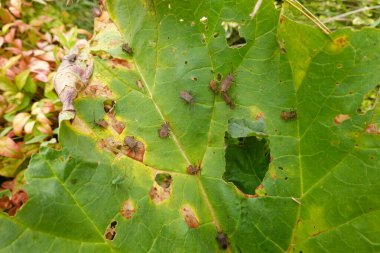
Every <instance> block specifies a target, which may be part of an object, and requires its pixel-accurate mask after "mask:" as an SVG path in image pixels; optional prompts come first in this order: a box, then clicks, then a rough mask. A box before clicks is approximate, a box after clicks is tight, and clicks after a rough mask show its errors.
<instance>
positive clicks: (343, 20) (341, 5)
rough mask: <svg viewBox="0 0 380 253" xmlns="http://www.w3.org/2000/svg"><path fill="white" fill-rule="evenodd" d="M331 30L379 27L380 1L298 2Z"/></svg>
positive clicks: (316, 0) (333, 0) (334, 0)
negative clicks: (348, 27)
mask: <svg viewBox="0 0 380 253" xmlns="http://www.w3.org/2000/svg"><path fill="white" fill-rule="evenodd" d="M299 2H301V3H302V4H303V5H304V6H305V7H306V8H308V9H309V10H310V11H311V12H312V13H313V14H315V15H316V16H317V17H318V18H319V19H320V20H321V21H322V22H323V23H325V24H326V25H327V27H329V28H330V29H332V30H336V29H337V28H341V27H345V26H350V27H353V28H357V29H359V28H362V27H365V26H371V27H377V28H379V25H380V0H327V1H324V0H312V1H310V0H299Z"/></svg>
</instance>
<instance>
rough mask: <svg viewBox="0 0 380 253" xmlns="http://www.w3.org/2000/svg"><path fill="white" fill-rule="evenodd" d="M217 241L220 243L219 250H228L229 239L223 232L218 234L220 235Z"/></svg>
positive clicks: (216, 238)
mask: <svg viewBox="0 0 380 253" xmlns="http://www.w3.org/2000/svg"><path fill="white" fill-rule="evenodd" d="M215 240H216V241H217V243H218V246H219V249H223V250H225V249H227V248H228V245H229V244H230V243H229V242H228V237H227V235H226V234H225V233H223V232H218V235H217V236H216V237H215Z"/></svg>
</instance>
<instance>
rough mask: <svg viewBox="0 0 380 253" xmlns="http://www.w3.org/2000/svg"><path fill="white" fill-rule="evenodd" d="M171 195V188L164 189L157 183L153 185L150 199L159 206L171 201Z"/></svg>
mask: <svg viewBox="0 0 380 253" xmlns="http://www.w3.org/2000/svg"><path fill="white" fill-rule="evenodd" d="M170 195H171V187H168V188H163V187H161V186H159V185H158V184H157V183H156V182H154V183H153V186H152V188H151V189H150V191H149V197H150V199H151V200H152V201H153V202H154V203H155V204H159V203H161V202H163V201H165V200H167V199H169V198H170Z"/></svg>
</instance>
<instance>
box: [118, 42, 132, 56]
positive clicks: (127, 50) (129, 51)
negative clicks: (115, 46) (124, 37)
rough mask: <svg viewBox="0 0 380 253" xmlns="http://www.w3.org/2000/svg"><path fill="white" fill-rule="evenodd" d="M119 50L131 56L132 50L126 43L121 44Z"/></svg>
mask: <svg viewBox="0 0 380 253" xmlns="http://www.w3.org/2000/svg"><path fill="white" fill-rule="evenodd" d="M121 49H122V50H123V51H124V52H125V53H127V54H129V55H130V56H132V55H133V50H132V48H131V47H130V46H129V44H128V43H123V44H122V45H121Z"/></svg>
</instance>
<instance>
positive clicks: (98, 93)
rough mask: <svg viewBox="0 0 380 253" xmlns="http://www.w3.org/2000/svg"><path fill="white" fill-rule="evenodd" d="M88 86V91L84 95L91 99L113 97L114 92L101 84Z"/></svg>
mask: <svg viewBox="0 0 380 253" xmlns="http://www.w3.org/2000/svg"><path fill="white" fill-rule="evenodd" d="M93 83H94V82H92V83H91V85H89V86H87V87H86V89H85V90H84V91H83V94H84V95H86V96H89V97H111V96H112V91H111V90H110V89H109V88H108V87H107V86H104V85H102V84H101V83H100V82H99V84H93Z"/></svg>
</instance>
